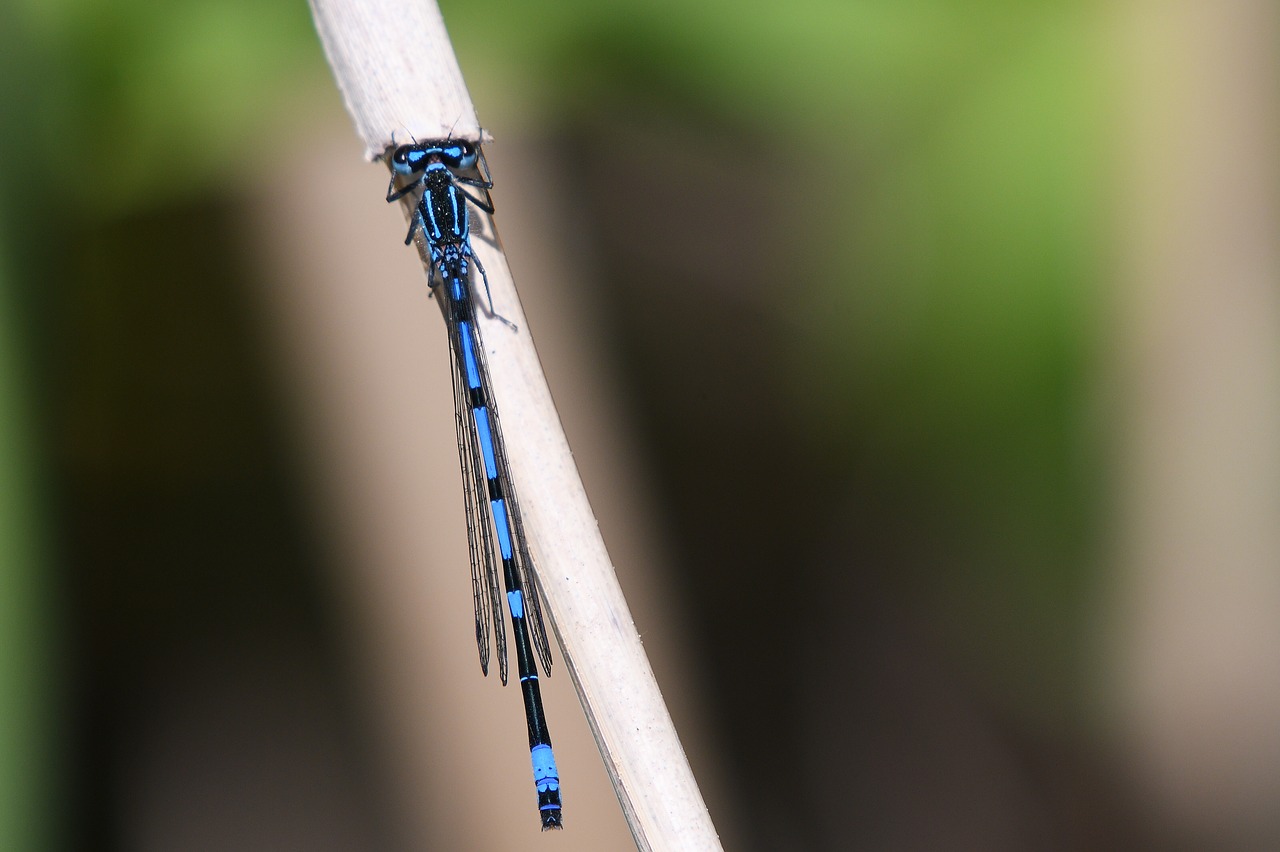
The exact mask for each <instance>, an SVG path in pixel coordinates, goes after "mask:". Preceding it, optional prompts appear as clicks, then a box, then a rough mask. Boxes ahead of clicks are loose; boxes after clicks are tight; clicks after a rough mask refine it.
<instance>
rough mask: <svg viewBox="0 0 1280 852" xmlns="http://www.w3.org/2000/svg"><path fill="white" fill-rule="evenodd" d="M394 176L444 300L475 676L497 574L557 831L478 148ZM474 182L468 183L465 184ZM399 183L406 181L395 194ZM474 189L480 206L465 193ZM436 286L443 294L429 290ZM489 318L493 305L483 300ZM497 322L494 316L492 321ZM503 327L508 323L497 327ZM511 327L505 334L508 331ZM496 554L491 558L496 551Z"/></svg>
mask: <svg viewBox="0 0 1280 852" xmlns="http://www.w3.org/2000/svg"><path fill="white" fill-rule="evenodd" d="M390 162H391V168H392V170H393V171H394V172H395V173H394V174H393V175H392V177H391V184H390V185H389V186H388V187H387V201H395V200H397V199H399V198H402V197H404V196H405V195H407V194H408V193H410V192H412V191H414V190H415V189H416V188H418V187H422V196H421V198H420V199H419V201H418V203H417V205H416V206H415V208H414V211H413V216H412V218H411V221H410V223H409V233H408V235H407V236H406V237H405V244H406V245H408V244H409V243H411V242H412V241H413V237H414V234H415V233H417V232H418V231H421V232H422V235H423V237H424V239H425V241H426V246H427V250H428V252H429V256H430V259H431V268H430V270H429V271H428V284H429V285H430V287H431V288H432V291H433V292H435V293H437V295H438V296H439V298H441V299H442V300H443V307H444V315H445V324H446V325H447V326H448V332H449V354H450V357H451V360H452V362H453V404H454V420H455V422H456V426H457V433H458V457H459V459H460V460H461V466H462V487H463V491H464V493H465V503H466V514H467V538H468V543H469V544H470V546H471V588H472V594H473V597H474V600H475V617H476V645H477V647H478V648H479V650H480V668H481V670H483V671H484V673H485V674H486V675H487V674H488V673H489V637H490V631H491V630H492V634H493V637H494V640H495V641H496V644H497V657H498V672H499V676H500V677H501V679H502V683H503V684H504V685H505V684H506V682H507V634H506V630H505V629H504V626H503V623H502V602H501V601H502V599H501V597H500V595H499V592H498V583H499V580H498V566H499V563H500V564H501V568H502V581H501V582H502V586H503V588H504V589H505V591H506V597H507V609H508V611H509V612H510V614H511V632H512V634H513V636H514V638H515V646H516V668H517V670H518V673H519V675H520V689H521V693H522V694H523V697H524V715H525V721H526V722H527V723H528V727H529V752H530V757H531V759H532V761H533V781H534V786H535V787H536V788H537V790H538V809H539V811H540V814H541V817H542V828H543V830H544V831H545V830H546V829H548V828H560V827H561V825H562V816H561V808H560V777H559V772H558V770H557V769H556V762H555V757H554V755H553V754H552V751H551V734H550V733H549V732H548V730H547V720H546V716H545V714H544V713H543V709H542V694H541V692H540V691H539V689H538V667H537V663H536V662H535V660H534V651H535V650H536V652H537V656H538V660H540V661H541V662H542V669H543V671H544V672H546V673H547V674H550V673H551V649H550V647H549V645H548V643H547V630H546V627H545V626H544V625H543V622H542V605H541V603H540V602H539V600H538V588H537V586H536V585H535V583H534V581H533V559H532V558H531V557H530V556H529V545H528V542H527V541H526V539H525V534H524V520H523V519H522V518H521V516H520V504H519V502H518V501H517V500H516V490H515V483H514V482H512V479H511V468H510V465H509V464H508V462H507V452H506V447H505V445H504V442H503V440H502V428H501V423H500V421H499V419H498V409H497V407H496V406H495V405H494V399H493V394H492V391H491V385H490V382H489V370H488V367H487V365H486V363H485V355H484V343H483V341H482V340H481V337H480V328H479V326H478V325H477V324H476V305H475V296H474V293H473V288H472V282H473V279H472V277H471V266H472V265H473V264H474V266H475V268H476V269H477V270H479V272H480V275H481V278H482V279H483V280H484V282H485V292H486V294H488V289H489V278H488V276H487V275H486V274H485V271H484V267H483V266H481V264H480V260H479V258H477V257H476V256H475V253H474V252H473V251H472V249H471V231H470V225H469V217H468V215H467V205H468V204H474V205H475V206H476V207H477V208H479V209H481V210H483V211H485V212H486V213H492V212H493V201H492V199H491V198H490V196H489V190H490V189H491V188H492V187H493V182H492V181H490V180H489V176H488V168H487V165H486V164H485V162H484V155H483V154H482V153H481V152H480V149H479V147H478V146H477V145H474V144H472V143H470V142H465V141H462V140H455V139H446V140H433V141H427V142H414V143H413V144H411V145H400V146H398V147H396V148H395V149H394V150H391V151H390ZM472 174H474V175H475V176H471V175H472ZM398 177H407V178H410V180H409V182H408V183H406V184H405V185H404V186H402V187H399V188H397V187H396V180H397V178H398ZM464 185H466V186H471V187H475V188H476V189H478V190H479V191H480V192H481V193H483V198H480V197H477V196H476V195H473V194H472V193H471V192H468V191H467V190H466V189H464V188H463V186H464ZM437 279H438V280H439V282H440V283H441V284H443V285H444V287H442V288H440V290H436V289H435V287H436V282H437ZM489 309H490V313H493V299H492V296H490V297H489ZM494 316H497V315H496V313H495V314H494ZM504 322H505V320H504ZM508 325H510V324H509V323H508ZM495 543H496V545H497V549H496V551H495V549H494V545H495Z"/></svg>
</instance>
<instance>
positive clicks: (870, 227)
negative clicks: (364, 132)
mask: <svg viewBox="0 0 1280 852" xmlns="http://www.w3.org/2000/svg"><path fill="white" fill-rule="evenodd" d="M443 11H444V14H445V19H446V21H447V23H448V25H449V28H450V32H451V33H452V35H453V37H454V41H455V46H456V48H457V52H458V55H459V58H460V61H461V65H462V68H463V70H464V73H465V74H466V75H467V78H468V81H469V84H470V86H471V88H472V94H473V96H474V98H475V101H476V103H477V105H478V108H479V110H480V115H481V118H482V120H483V121H484V122H485V124H486V127H487V128H488V129H489V130H490V131H491V132H492V133H493V135H494V137H495V139H496V142H495V143H494V144H492V145H491V146H489V148H488V154H489V160H490V164H491V166H492V170H493V173H494V177H495V180H496V181H497V182H498V188H497V190H496V191H495V198H496V201H497V204H498V208H499V215H498V219H497V221H498V224H499V226H500V227H501V229H502V235H503V240H504V243H505V244H506V247H507V251H508V256H509V259H510V262H511V265H512V268H513V270H514V272H515V275H516V279H517V281H518V282H519V284H520V286H521V293H522V299H523V301H524V307H525V310H526V313H527V315H528V327H529V330H530V331H531V332H532V333H533V335H534V337H535V339H536V340H537V341H538V344H539V349H540V352H541V354H542V357H543V360H544V366H545V367H546V370H547V374H548V379H549V382H550V384H551V388H552V391H553V393H554V395H555V397H556V399H557V402H558V403H559V404H560V406H561V410H562V417H563V420H564V423H565V426H566V430H567V432H568V435H569V439H570V443H571V445H572V446H573V447H574V450H575V454H576V457H577V459H578V461H579V465H580V467H581V472H582V474H583V477H584V480H585V482H586V485H587V488H588V493H589V494H590V495H591V496H592V499H593V503H594V504H595V505H596V506H597V508H598V510H599V512H600V522H601V528H602V531H603V533H604V536H605V540H606V542H607V543H608V544H609V546H610V549H611V552H612V554H613V556H614V558H615V560H616V562H617V564H618V569H619V574H620V577H621V580H622V582H623V585H624V588H625V589H626V590H627V591H628V593H629V594H630V596H631V600H632V604H633V606H634V614H635V618H636V622H637V626H638V627H639V629H640V630H641V632H642V635H643V636H644V638H645V642H646V647H648V648H649V650H650V651H651V653H652V654H653V660H654V666H655V670H656V672H657V675H658V678H659V682H660V684H661V685H662V686H663V689H664V692H665V693H666V695H667V696H668V698H669V699H670V701H671V705H672V713H673V716H674V718H675V721H676V724H677V727H678V729H679V730H680V731H681V733H682V737H683V740H684V742H685V746H686V748H687V750H688V752H689V756H690V759H691V761H692V763H693V766H694V770H695V772H696V774H697V775H698V777H699V778H700V780H701V781H702V783H703V785H704V786H703V789H704V793H705V795H706V799H707V802H708V804H709V806H710V809H711V813H712V817H713V819H714V820H715V822H716V824H717V827H718V829H719V830H720V832H721V834H722V837H723V839H724V841H725V844H726V847H727V848H733V849H743V850H749V849H759V850H823V849H868V850H941V849H984V850H1023V849H1027V850H1041V849H1065V850H1084V849H1154V850H1164V849H1171V850H1197V849H1244V850H1255V849H1256V850H1261V849H1275V848H1280V293H1278V288H1280V248H1278V245H1280V179H1278V178H1280V170H1277V167H1276V166H1277V151H1280V117H1278V116H1280V84H1278V80H1280V76H1278V75H1277V70H1278V68H1280V63H1278V62H1277V60H1278V59H1280V14H1278V13H1277V9H1276V8H1275V6H1274V4H1273V3H1270V2H1267V0H1229V1H1228V2H1222V3H1213V4H1201V3H1192V2H1172V3H1158V2H1154V0H1125V1H1124V2H1121V3H1115V4H1103V3H1093V2H1080V1H1079V0H1077V2H1059V3H1050V4H1028V3H1014V2H1008V0H965V2H958V0H909V1H908V2H878V1H877V0H857V1H856V2H835V0H801V2H794V3H787V4H779V3H772V4H762V3H746V4H740V3H732V4H731V3H724V2H719V0H693V2H681V3H673V2H667V0H658V2H653V0H646V2H640V3H636V2H615V3H597V2H582V0H560V2H551V3H545V4H522V3H511V2H498V0H471V2H467V3H462V2H454V0H448V1H447V2H445V4H444V7H443ZM0 94H2V97H3V103H2V104H0V107H2V108H0V123H2V124H3V127H2V130H0V145H3V148H2V149H0V180H2V185H0V412H2V413H0V848H4V849H14V850H52V849H73V850H78V849H93V850H97V849H103V850H205V849H209V850H223V849H232V848H234V849H238V850H257V849H262V850H267V849H271V850H281V849H289V850H293V849H298V850H325V849H335V850H338V849H342V850H350V849H388V850H397V849H437V848H439V849H478V850H493V849H507V848H517V847H518V848H528V847H529V846H530V845H537V846H538V847H539V848H552V847H553V846H555V847H558V848H563V849H593V850H601V849H625V848H628V846H629V843H630V841H629V839H628V836H627V834H626V830H625V826H624V825H623V824H622V822H621V819H620V817H619V816H618V814H617V812H616V811H617V806H616V802H615V801H614V800H613V798H612V794H611V793H610V791H609V789H608V787H607V783H606V782H605V778H604V773H603V770H602V768H601V766H600V763H599V760H598V757H596V756H595V755H594V754H593V752H592V749H591V745H590V740H589V737H588V736H587V734H586V729H585V724H584V723H583V722H582V719H581V713H580V710H579V709H578V707H577V705H576V701H575V699H574V697H573V694H572V691H571V689H570V687H569V684H568V681H567V678H565V677H563V676H561V677H559V678H552V680H551V681H550V684H551V686H550V694H549V696H548V701H549V703H550V705H551V712H552V714H553V715H552V718H551V721H552V725H553V731H554V733H555V735H556V743H557V752H558V754H561V769H562V771H563V773H564V776H565V785H566V803H567V804H566V808H567V809H566V819H567V824H568V826H569V828H568V829H567V830H566V831H565V832H563V833H561V834H558V835H547V836H541V835H538V833H537V830H536V817H535V815H534V812H533V796H532V791H531V790H529V789H528V782H527V773H528V767H527V758H526V757H524V756H522V748H523V746H522V743H521V740H522V738H523V726H522V725H521V722H520V719H521V716H520V707H519V702H518V701H517V700H516V696H515V694H514V692H513V691H512V690H510V689H508V690H506V691H505V692H504V691H502V690H500V689H499V688H498V687H497V685H496V684H495V683H493V682H485V680H484V679H482V678H481V677H480V676H479V674H478V673H477V672H476V671H475V668H476V666H475V658H474V656H473V654H474V649H473V648H472V646H471V636H472V634H471V632H470V627H469V622H470V617H471V616H470V611H469V604H468V597H467V580H466V569H465V567H464V566H465V564H466V562H465V560H466V555H465V535H464V533H463V525H462V523H463V522H462V513H461V499H460V487H459V482H458V474H457V472H456V461H455V459H454V455H453V452H454V451H453V448H452V446H451V441H452V428H451V422H452V421H451V419H450V418H451V412H450V411H449V410H448V409H449V400H450V396H449V392H448V390H447V385H448V372H447V371H448V364H447V355H446V349H445V339H444V333H443V329H442V328H441V327H440V321H439V318H438V316H437V311H436V309H435V306H434V305H433V304H432V303H431V302H429V301H428V299H427V296H426V292H425V288H423V287H422V283H423V279H422V277H421V271H420V269H418V268H417V267H416V262H415V259H414V257H413V256H412V255H413V253H412V252H410V251H408V250H407V249H405V248H404V247H403V245H401V238H402V236H403V228H404V223H403V219H402V218H401V215H400V213H399V212H398V211H397V210H394V209H391V206H390V205H386V204H384V203H383V201H382V196H383V193H384V188H385V181H386V176H385V170H383V169H381V168H380V167H378V166H375V165H370V164H367V163H364V162H362V161H361V159H360V153H361V151H360V144H359V142H358V140H357V139H356V138H355V135H354V133H353V131H352V130H351V128H350V126H349V124H348V123H347V122H346V119H345V116H344V114H343V112H342V107H341V104H340V102H339V99H338V97H337V95H336V92H335V91H334V89H333V84H332V79H331V77H330V76H329V73H328V71H327V68H326V67H325V64H324V60H323V57H322V55H321V52H320V49H319V47H318V44H317V41H316V38H315V35H314V32H313V30H312V29H311V24H310V19H309V17H308V11H307V8H306V6H305V4H304V3H301V2H295V1H294V0H290V2H285V0H253V2H236V0H177V2H167V3H156V2H148V1H147V0H118V2H113V3H109V4H103V3H88V2H81V0H10V2H7V3H5V4H3V5H0ZM508 428H516V426H515V424H508ZM558 674H562V671H561V672H558Z"/></svg>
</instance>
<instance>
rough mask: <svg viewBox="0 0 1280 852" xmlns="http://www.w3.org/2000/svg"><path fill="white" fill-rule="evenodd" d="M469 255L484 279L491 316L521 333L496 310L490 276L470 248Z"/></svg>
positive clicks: (468, 249) (485, 293)
mask: <svg viewBox="0 0 1280 852" xmlns="http://www.w3.org/2000/svg"><path fill="white" fill-rule="evenodd" d="M467 255H468V256H469V257H470V258H471V260H472V261H473V262H474V263H475V265H476V269H478V270H480V277H481V278H482V279H484V295H485V298H487V299H488V300H489V316H491V317H493V318H494V319H496V320H498V321H499V322H501V323H502V324H503V325H505V326H506V327H507V328H509V329H511V330H512V331H519V327H518V326H517V325H516V324H515V323H513V322H512V321H511V320H509V319H507V318H506V317H504V316H503V315H502V314H500V313H498V312H497V311H496V310H494V307H493V293H492V291H490V290H489V274H488V273H487V272H485V271H484V264H483V263H481V262H480V258H478V257H476V255H475V252H473V251H471V249H470V247H468V248H467Z"/></svg>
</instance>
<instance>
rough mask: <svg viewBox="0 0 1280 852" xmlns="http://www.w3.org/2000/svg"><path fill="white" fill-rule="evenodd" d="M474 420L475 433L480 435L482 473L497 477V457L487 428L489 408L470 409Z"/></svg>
mask: <svg viewBox="0 0 1280 852" xmlns="http://www.w3.org/2000/svg"><path fill="white" fill-rule="evenodd" d="M472 414H473V415H474V418H475V421H476V434H477V435H478V436H479V437H480V452H482V453H484V473H485V477H486V478H488V479H497V478H498V459H497V457H496V456H495V455H494V453H493V432H492V431H490V429H489V409H487V408H483V407H481V408H476V409H473V410H472Z"/></svg>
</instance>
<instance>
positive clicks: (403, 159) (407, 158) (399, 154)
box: [391, 145, 413, 175]
mask: <svg viewBox="0 0 1280 852" xmlns="http://www.w3.org/2000/svg"><path fill="white" fill-rule="evenodd" d="M412 155H413V146H412V145H401V146H400V147H399V148H396V150H395V151H394V152H393V153H392V154H391V168H393V169H395V170H396V171H397V172H398V173H400V174H402V175H407V174H409V173H410V172H412V171H413V163H412V161H411V157H412Z"/></svg>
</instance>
